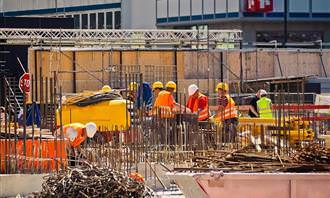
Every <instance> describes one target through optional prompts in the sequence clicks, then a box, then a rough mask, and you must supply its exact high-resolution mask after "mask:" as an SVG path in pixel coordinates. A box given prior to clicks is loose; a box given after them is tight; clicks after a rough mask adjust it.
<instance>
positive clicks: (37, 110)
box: [18, 103, 40, 127]
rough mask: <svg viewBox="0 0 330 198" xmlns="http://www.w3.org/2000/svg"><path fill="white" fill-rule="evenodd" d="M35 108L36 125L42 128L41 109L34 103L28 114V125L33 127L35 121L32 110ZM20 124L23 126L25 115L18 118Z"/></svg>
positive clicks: (21, 114)
mask: <svg viewBox="0 0 330 198" xmlns="http://www.w3.org/2000/svg"><path fill="white" fill-rule="evenodd" d="M33 108H34V124H36V125H37V126H38V127H40V109H39V106H38V105H37V104H36V103H32V104H31V105H30V106H29V108H28V109H27V112H26V125H27V126H31V125H32V123H33V122H32V120H33V114H32V109H33ZM18 122H19V124H23V113H20V114H19V116H18Z"/></svg>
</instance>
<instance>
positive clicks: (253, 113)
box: [249, 91, 260, 118]
mask: <svg viewBox="0 0 330 198" xmlns="http://www.w3.org/2000/svg"><path fill="white" fill-rule="evenodd" d="M259 99H260V93H259V91H258V92H257V93H256V94H255V96H254V97H253V98H252V99H251V101H250V107H249V116H250V117H251V118H258V117H259V113H258V107H257V102H258V100H259Z"/></svg>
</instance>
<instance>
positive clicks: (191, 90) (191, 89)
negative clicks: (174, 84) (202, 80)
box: [188, 84, 198, 96]
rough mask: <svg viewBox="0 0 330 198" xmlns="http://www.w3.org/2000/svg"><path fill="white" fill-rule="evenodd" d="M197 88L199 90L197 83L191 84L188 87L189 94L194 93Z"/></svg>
mask: <svg viewBox="0 0 330 198" xmlns="http://www.w3.org/2000/svg"><path fill="white" fill-rule="evenodd" d="M197 90H198V87H197V85H195V84H192V85H189V87H188V94H189V96H192V95H194V94H195V93H196V91H197Z"/></svg>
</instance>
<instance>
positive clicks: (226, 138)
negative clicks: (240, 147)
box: [222, 118, 238, 143]
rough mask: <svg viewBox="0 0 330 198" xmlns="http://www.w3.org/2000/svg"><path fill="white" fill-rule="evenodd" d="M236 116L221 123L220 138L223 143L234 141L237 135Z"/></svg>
mask: <svg viewBox="0 0 330 198" xmlns="http://www.w3.org/2000/svg"><path fill="white" fill-rule="evenodd" d="M237 125H238V119H237V118H230V119H228V120H225V121H224V123H223V136H222V138H223V139H222V140H223V142H225V143H234V142H235V139H236V136H237Z"/></svg>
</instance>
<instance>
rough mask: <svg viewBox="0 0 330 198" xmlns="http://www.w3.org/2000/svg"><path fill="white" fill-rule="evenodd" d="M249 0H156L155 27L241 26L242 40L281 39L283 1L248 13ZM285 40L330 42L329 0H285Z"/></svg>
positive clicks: (264, 1)
mask: <svg viewBox="0 0 330 198" xmlns="http://www.w3.org/2000/svg"><path fill="white" fill-rule="evenodd" d="M250 2H251V0H157V4H156V8H157V11H156V17H157V27H158V28H179V29H180V28H181V29H190V28H192V27H194V26H199V28H202V29H205V28H208V29H241V30H243V34H244V40H245V42H269V41H273V40H277V41H279V42H281V41H282V40H283V35H284V25H283V24H284V23H283V22H284V13H285V12H284V2H285V0H257V1H254V2H261V4H262V3H267V2H268V3H269V2H270V3H271V4H272V9H271V10H270V11H268V12H251V10H249V9H248V8H249V7H248V6H249V3H250ZM287 11H288V12H287V20H288V42H291V43H300V42H313V41H317V40H323V41H325V42H330V1H329V0H287Z"/></svg>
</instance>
